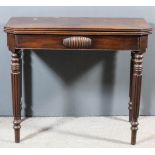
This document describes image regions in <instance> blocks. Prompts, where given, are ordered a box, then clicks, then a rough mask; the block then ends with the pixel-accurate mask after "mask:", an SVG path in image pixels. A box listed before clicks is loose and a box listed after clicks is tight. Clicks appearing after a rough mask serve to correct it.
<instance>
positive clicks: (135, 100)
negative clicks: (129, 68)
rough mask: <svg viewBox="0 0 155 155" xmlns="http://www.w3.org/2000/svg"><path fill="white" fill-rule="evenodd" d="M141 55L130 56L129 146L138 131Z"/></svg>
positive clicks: (134, 142)
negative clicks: (130, 111) (130, 106)
mask: <svg viewBox="0 0 155 155" xmlns="http://www.w3.org/2000/svg"><path fill="white" fill-rule="evenodd" d="M143 53H144V52H138V51H137V52H134V53H133V56H132V62H133V73H132V91H131V99H132V121H131V144H132V145H135V144H136V134H137V130H138V116H139V106H140V94H141V81H142V69H143Z"/></svg>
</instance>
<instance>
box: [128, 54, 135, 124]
mask: <svg viewBox="0 0 155 155" xmlns="http://www.w3.org/2000/svg"><path fill="white" fill-rule="evenodd" d="M133 55H134V52H131V60H130V84H129V107H128V109H129V122H131V121H132V74H133Z"/></svg>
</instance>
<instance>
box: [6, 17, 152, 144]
mask: <svg viewBox="0 0 155 155" xmlns="http://www.w3.org/2000/svg"><path fill="white" fill-rule="evenodd" d="M4 30H5V32H7V45H8V48H9V50H10V51H11V53H12V59H11V61H12V63H11V68H12V74H11V75H12V97H13V99H12V101H13V115H14V129H15V142H20V122H21V112H20V111H21V105H20V103H21V81H20V79H21V71H20V50H23V49H37V50H39V49H48V50H51V51H52V50H63V51H65V50H89V51H94V50H100V51H101V52H103V51H104V50H107V51H108V50H113V51H117V50H122V51H129V52H130V51H131V63H130V89H129V121H130V122H131V132H132V133H131V144H133V145H134V144H136V133H137V129H138V116H139V107H140V93H141V81H142V65H143V55H144V52H145V51H146V48H147V41H148V35H149V34H150V33H151V32H152V28H151V27H150V25H149V24H148V23H147V22H146V21H145V20H144V19H142V18H65V17H57V18H52V17H14V18H11V19H10V20H9V22H8V23H7V24H6V26H5V27H4Z"/></svg>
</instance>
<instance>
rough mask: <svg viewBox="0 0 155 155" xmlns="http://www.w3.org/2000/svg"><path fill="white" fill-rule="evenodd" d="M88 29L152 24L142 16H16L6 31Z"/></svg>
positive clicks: (143, 27)
mask: <svg viewBox="0 0 155 155" xmlns="http://www.w3.org/2000/svg"><path fill="white" fill-rule="evenodd" d="M30 30H31V32H32V30H33V31H42V30H43V31H46V30H47V31H49V30H51V31H52V30H53V31H54V30H59V31H60V30H69V31H71V30H79V31H82V30H86V31H104V32H115V31H117V32H147V33H149V31H150V30H151V27H150V25H149V24H148V23H147V22H146V21H145V20H144V19H142V18H67V17H57V18H52V17H14V18H11V19H10V20H9V22H8V23H7V24H6V26H5V31H7V32H12V33H13V32H14V33H18V32H20V31H23V32H24V31H30Z"/></svg>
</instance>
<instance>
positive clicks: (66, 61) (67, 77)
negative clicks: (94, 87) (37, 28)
mask: <svg viewBox="0 0 155 155" xmlns="http://www.w3.org/2000/svg"><path fill="white" fill-rule="evenodd" d="M33 52H34V53H35V54H36V55H37V56H38V57H39V58H40V59H41V60H42V61H44V62H45V63H46V64H47V66H48V67H49V68H51V70H52V71H54V72H55V73H56V74H57V75H58V76H59V77H61V79H62V80H63V81H64V82H65V84H66V85H68V86H69V85H71V84H72V83H73V82H74V81H76V80H77V79H78V78H79V77H80V76H82V75H83V74H84V73H85V72H87V71H88V70H89V69H91V68H92V67H93V66H95V65H96V64H98V63H102V68H103V71H102V83H101V85H102V93H106V94H107V95H108V96H110V97H107V98H106V101H104V102H106V103H103V104H101V105H100V106H101V107H100V113H99V115H100V116H102V115H111V114H112V104H113V101H112V98H113V97H112V96H113V87H114V80H115V74H114V73H115V61H116V52H113V51H107V52H102V51H93V52H90V51H66V52H61V51H40V50H38V51H33ZM23 53H24V57H23V60H24V63H23V86H24V88H23V89H24V103H25V116H26V117H31V116H33V110H32V106H33V102H32V97H33V94H32V92H33V91H32V89H33V86H32V69H31V51H28V50H26V51H25V50H24V52H23ZM127 102H128V101H127ZM69 105H70V106H68V107H67V108H68V112H67V113H66V114H65V116H81V114H78V113H77V111H76V109H71V108H73V107H72V105H71V103H69ZM105 105H106V106H105ZM69 111H73V112H72V114H70V112H69Z"/></svg>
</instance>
